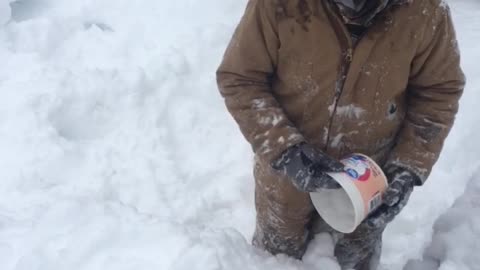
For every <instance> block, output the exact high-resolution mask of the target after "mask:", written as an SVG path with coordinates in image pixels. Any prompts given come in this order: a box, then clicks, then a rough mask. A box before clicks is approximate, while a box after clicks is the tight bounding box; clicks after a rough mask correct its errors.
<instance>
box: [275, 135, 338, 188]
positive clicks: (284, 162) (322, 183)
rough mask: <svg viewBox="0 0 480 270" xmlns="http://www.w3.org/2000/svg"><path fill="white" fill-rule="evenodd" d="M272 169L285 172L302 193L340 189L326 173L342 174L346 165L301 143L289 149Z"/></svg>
mask: <svg viewBox="0 0 480 270" xmlns="http://www.w3.org/2000/svg"><path fill="white" fill-rule="evenodd" d="M272 167H273V168H274V169H276V170H281V171H283V172H284V173H285V174H286V175H287V176H288V177H289V178H290V180H291V181H292V184H293V185H294V186H295V187H296V188H297V189H298V190H300V191H303V192H315V191H318V190H319V189H334V188H340V185H339V184H338V183H337V182H336V181H335V180H333V179H332V178H331V177H330V176H329V175H328V174H326V172H342V171H343V170H344V165H343V164H342V163H341V162H340V161H337V160H335V159H333V158H331V157H329V156H328V155H326V154H325V153H323V152H321V151H319V150H316V149H315V148H313V146H311V145H309V144H306V143H301V144H298V145H295V146H292V147H290V148H288V149H287V150H286V151H285V152H284V153H283V154H282V155H281V156H280V158H279V159H278V160H276V161H274V163H273V164H272Z"/></svg>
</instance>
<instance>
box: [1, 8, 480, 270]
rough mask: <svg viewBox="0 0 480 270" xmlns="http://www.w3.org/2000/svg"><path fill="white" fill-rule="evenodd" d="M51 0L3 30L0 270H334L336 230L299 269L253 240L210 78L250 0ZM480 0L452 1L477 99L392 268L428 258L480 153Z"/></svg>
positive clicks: (392, 236) (396, 237) (245, 179)
mask: <svg viewBox="0 0 480 270" xmlns="http://www.w3.org/2000/svg"><path fill="white" fill-rule="evenodd" d="M42 1H44V3H45V5H44V6H42V9H41V10H37V9H35V8H34V6H35V4H36V1H34V0H28V1H27V0H24V1H22V2H24V4H23V5H24V7H22V8H25V9H22V8H20V9H17V10H16V11H15V12H14V16H16V17H15V18H16V19H15V20H14V21H11V22H10V23H9V24H6V25H2V26H1V27H0V59H2V65H1V68H0V93H2V98H1V99H0V149H1V152H0V168H1V170H0V179H1V180H0V181H1V182H0V269H2V270H14V269H15V270H47V269H48V270H57V269H58V270H60V269H62V270H63V269H78V270H80V269H82V270H83V269H84V270H94V269H102V270H104V269H118V270H127V269H175V270H182V269H232V270H235V269H242V270H243V269H279V270H288V269H305V270H308V269H317V268H318V265H322V266H323V267H322V269H325V270H335V269H338V265H337V264H336V262H335V260H334V258H333V244H332V240H331V239H330V238H329V237H328V236H327V235H319V236H318V237H317V238H316V239H315V242H314V243H313V244H312V246H311V248H310V249H309V251H308V254H307V256H306V258H305V261H304V262H297V261H293V260H290V259H288V258H285V257H282V256H279V257H273V256H270V255H268V254H266V253H264V252H262V251H259V250H255V249H254V248H252V247H251V246H250V245H249V244H248V243H249V239H250V237H251V235H252V232H253V226H254V218H255V216H254V215H255V213H254V208H253V182H252V179H251V178H252V176H251V174H252V173H251V163H252V161H251V154H250V149H249V146H248V145H247V144H246V143H245V142H244V140H243V138H242V137H241V135H240V133H239V131H238V129H237V127H236V125H235V124H234V122H233V121H232V120H231V118H230V116H229V115H228V114H227V112H226V110H225V108H224V105H223V103H222V102H223V101H222V100H221V98H220V97H219V95H218V93H217V90H216V84H215V78H214V75H213V74H214V71H215V69H216V67H217V65H218V63H219V61H220V59H221V56H222V53H223V50H224V48H225V46H226V42H227V41H228V40H229V38H230V36H231V33H232V31H233V27H234V26H235V24H236V22H237V21H238V19H239V17H240V16H241V14H242V12H243V8H244V5H245V0H243V1H238V0H237V1H235V0H228V1H227V0H207V1H193V0H185V1H180V2H178V1H177V2H175V1H148V0H137V1H130V0H128V1H127V0H103V1H93V0H87V1H81V0H71V1H61V0H42ZM475 1H476V0H458V1H455V3H453V4H454V6H453V9H454V14H457V16H456V22H457V24H458V30H459V35H460V41H461V45H462V50H463V52H464V59H465V61H464V66H465V69H466V71H467V74H468V75H469V77H470V78H471V80H470V84H469V88H468V89H467V91H466V92H467V93H466V98H465V99H464V100H463V104H462V105H463V106H462V109H461V113H460V115H459V119H458V122H457V125H456V127H455V129H454V131H453V133H452V135H451V136H450V138H449V139H448V142H447V146H446V150H445V153H444V154H443V155H442V158H441V161H440V162H439V164H438V166H437V167H436V168H435V172H434V174H433V175H432V179H431V180H430V182H429V183H428V184H427V185H426V187H424V188H422V189H419V191H418V192H417V193H416V194H415V196H414V197H413V198H412V203H411V204H410V205H409V207H408V208H407V209H406V210H405V212H404V213H403V214H402V215H401V216H400V217H399V218H398V219H397V220H396V221H395V223H394V224H392V226H391V227H390V228H389V230H388V231H387V233H386V236H385V253H384V257H383V259H382V263H383V266H384V267H385V268H387V269H401V268H402V267H403V265H404V264H405V263H406V261H407V260H408V259H415V258H420V257H421V254H422V253H423V249H424V248H425V247H426V246H427V245H428V244H429V243H430V240H431V233H432V232H433V231H432V224H433V223H434V222H435V220H436V219H437V217H438V216H440V215H441V214H442V213H443V212H445V211H446V210H447V209H448V208H449V207H450V205H451V204H452V203H453V201H454V200H455V199H456V198H457V197H458V196H460V195H461V194H462V193H463V191H464V189H465V186H466V183H467V180H468V179H470V176H471V175H472V173H473V172H474V168H476V165H475V163H478V162H479V161H480V158H479V157H478V153H479V152H480V144H478V143H477V142H476V139H477V134H476V132H478V131H479V129H478V127H476V126H475V124H476V123H478V122H479V121H480V115H478V114H477V113H475V111H476V109H477V107H478V105H479V104H478V102H479V100H480V98H479V93H480V92H479V91H478V90H480V89H479V88H480V81H479V78H480V73H479V71H478V68H477V66H478V64H477V63H476V59H477V58H478V57H479V56H480V54H479V53H478V51H477V50H476V48H477V46H478V44H477V40H479V36H478V33H479V32H480V23H479V22H478V19H477V17H476V16H475V15H476V14H477V11H478V10H479V7H478V3H476V2H475ZM8 2H9V1H2V2H0V10H1V14H6V13H5V12H6V9H5V8H7V7H8V5H6V3H8ZM30 3H31V5H30ZM17 8H18V6H17ZM27 10H28V11H27ZM16 12H18V13H16ZM15 14H16V15H15ZM0 17H1V18H4V17H3V16H0ZM467 161H468V162H467ZM452 179H455V180H454V181H453V180H452ZM452 182H454V183H452ZM459 244H461V243H459ZM462 250H463V249H462ZM453 262H454V263H458V260H457V261H453Z"/></svg>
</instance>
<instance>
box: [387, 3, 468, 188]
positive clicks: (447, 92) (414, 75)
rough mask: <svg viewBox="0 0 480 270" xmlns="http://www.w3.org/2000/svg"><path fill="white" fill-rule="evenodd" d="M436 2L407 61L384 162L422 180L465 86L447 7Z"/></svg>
mask: <svg viewBox="0 0 480 270" xmlns="http://www.w3.org/2000/svg"><path fill="white" fill-rule="evenodd" d="M443 5H444V6H439V7H438V9H437V10H436V11H435V12H434V13H433V19H432V20H431V24H429V25H428V26H427V28H426V30H425V32H424V38H423V41H422V42H421V43H420V44H421V45H420V46H419V47H418V50H417V53H416V56H415V58H414V59H413V62H412V65H411V72H410V78H409V85H408V89H407V91H408V92H407V114H406V118H405V120H404V123H403V127H402V129H401V130H400V133H399V135H398V138H397V145H396V146H395V148H394V149H393V151H392V153H391V155H390V157H389V160H388V161H387V164H388V163H390V164H394V165H397V166H400V167H404V168H407V169H410V170H411V171H412V172H415V173H416V174H417V176H418V177H419V181H418V183H417V184H418V185H421V184H423V183H424V182H425V181H426V179H427V177H428V176H429V174H430V172H431V169H432V167H433V165H434V164H435V162H436V161H437V159H438V157H439V155H440V152H441V150H442V147H443V143H444V140H445V138H446V137H447V135H448V133H449V132H450V129H451V127H452V125H453V122H454V119H455V115H456V113H457V111H458V103H459V99H460V97H461V95H462V92H463V88H464V85H465V77H464V74H463V72H462V70H461V68H460V54H459V49H458V45H457V40H456V36H455V30H454V27H453V23H452V19H451V16H450V10H449V8H448V6H445V5H446V4H443Z"/></svg>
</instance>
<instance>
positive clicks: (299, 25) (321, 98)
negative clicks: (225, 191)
mask: <svg viewBox="0 0 480 270" xmlns="http://www.w3.org/2000/svg"><path fill="white" fill-rule="evenodd" d="M459 62H460V56H459V51H458V46H457V41H456V37H455V30H454V27H453V24H452V20H451V16H450V11H449V8H448V6H447V5H446V4H445V3H444V2H443V1H442V0H422V1H420V0H413V1H405V3H404V4H402V5H393V6H391V7H389V8H387V9H385V10H384V11H383V12H382V13H381V14H379V15H377V17H376V19H375V21H374V23H373V24H372V25H371V26H370V27H369V28H368V31H367V32H366V33H365V34H364V36H363V37H362V38H361V40H360V41H359V43H358V44H357V45H356V47H355V48H354V47H353V44H352V40H351V37H350V34H349V32H348V30H347V28H346V27H345V25H344V22H343V21H342V18H341V17H340V16H339V15H338V14H337V12H335V10H334V6H333V4H331V2H330V1H317V0H288V1H287V0H250V1H249V2H248V6H247V9H246V11H245V14H244V16H243V18H242V19H241V22H240V24H239V25H238V27H237V29H236V31H235V33H234V36H233V38H232V40H231V42H230V45H229V46H228V48H227V50H226V53H225V56H224V58H223V61H222V63H221V65H220V67H219V69H218V71H217V80H218V85H219V89H220V92H221V94H222V95H223V97H224V98H225V103H226V105H227V108H228V110H229V111H230V113H231V114H232V115H233V117H234V118H235V120H236V121H237V123H238V125H239V126H240V129H241V131H242V133H243V134H244V136H245V137H246V139H247V140H248V141H249V142H250V144H251V145H252V147H253V150H254V152H255V153H256V155H257V157H258V158H260V159H261V160H263V161H264V162H271V161H272V160H274V159H275V158H277V157H278V156H279V154H280V153H281V152H283V151H284V150H285V149H286V148H287V147H289V146H292V145H294V144H297V143H300V142H303V141H307V142H309V143H311V144H313V145H315V146H316V147H318V148H319V149H322V150H324V151H326V152H327V153H328V154H330V155H332V156H334V157H336V158H341V157H343V156H345V155H348V154H351V153H354V152H359V153H364V154H366V155H369V156H372V157H373V158H374V159H375V160H376V161H377V162H379V163H380V164H382V165H383V164H385V163H386V162H388V163H394V164H397V165H400V166H403V167H407V168H409V169H411V170H412V171H414V172H416V173H417V174H418V176H419V177H420V178H421V179H422V181H425V179H426V178H427V176H428V175H429V173H430V171H431V168H432V166H433V164H434V163H435V162H436V160H437V159H438V156H439V153H440V151H441V149H442V146H443V142H444V140H445V138H446V136H447V134H448V133H449V131H450V129H451V126H452V124H453V122H454V118H455V114H456V112H457V110H458V100H459V98H460V96H461V94H462V91H463V88H464V83H465V79H464V75H463V73H462V70H461V68H460V64H459Z"/></svg>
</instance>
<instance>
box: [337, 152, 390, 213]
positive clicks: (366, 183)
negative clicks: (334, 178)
mask: <svg viewBox="0 0 480 270" xmlns="http://www.w3.org/2000/svg"><path fill="white" fill-rule="evenodd" d="M342 162H343V163H344V164H345V167H346V169H345V174H347V175H348V176H349V177H350V179H352V180H353V182H354V184H355V186H356V187H357V189H358V190H359V191H360V194H361V195H362V199H363V203H364V207H365V213H370V212H372V211H373V210H375V209H376V208H377V207H378V206H380V204H381V203H382V197H381V193H382V192H383V191H384V190H385V188H386V179H385V176H384V175H383V172H382V171H381V169H380V167H379V166H378V165H377V164H376V163H375V162H374V161H372V160H371V159H370V158H368V157H366V156H363V155H352V156H350V157H348V158H346V159H343V160H342Z"/></svg>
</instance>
